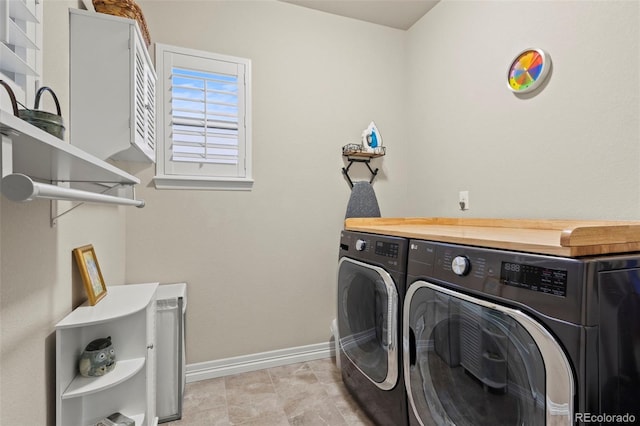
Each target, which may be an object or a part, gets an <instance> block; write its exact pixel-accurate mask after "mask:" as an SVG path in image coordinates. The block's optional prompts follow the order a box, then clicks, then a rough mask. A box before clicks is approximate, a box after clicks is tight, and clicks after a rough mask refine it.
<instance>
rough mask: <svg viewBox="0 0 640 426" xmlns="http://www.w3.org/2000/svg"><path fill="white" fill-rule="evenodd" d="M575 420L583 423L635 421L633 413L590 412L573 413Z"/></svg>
mask: <svg viewBox="0 0 640 426" xmlns="http://www.w3.org/2000/svg"><path fill="white" fill-rule="evenodd" d="M574 421H575V422H583V423H616V424H621V423H635V422H636V416H634V415H633V414H629V413H627V414H607V413H604V414H592V413H575V419H574Z"/></svg>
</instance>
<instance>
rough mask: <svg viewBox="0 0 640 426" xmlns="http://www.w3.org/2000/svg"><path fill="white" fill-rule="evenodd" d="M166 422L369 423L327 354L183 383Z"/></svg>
mask: <svg viewBox="0 0 640 426" xmlns="http://www.w3.org/2000/svg"><path fill="white" fill-rule="evenodd" d="M165 424H166V425H168V426H195V425H198V426H231V425H243V426H289V425H292V426H316V425H318V426H320V425H322V426H353V425H358V426H373V423H372V422H371V421H370V420H369V419H368V418H367V415H366V414H365V413H364V412H362V410H361V409H360V408H359V407H358V405H357V404H356V402H355V401H354V400H353V399H352V398H351V396H350V395H349V392H348V391H347V390H346V388H345V387H344V384H343V383H342V379H341V377H340V371H339V370H338V369H337V367H336V365H335V359H332V358H326V359H320V360H314V361H307V362H303V363H298V364H290V365H285V366H282V367H274V368H269V369H265V370H258V371H252V372H249V373H243V374H238V375H234V376H227V377H220V378H216V379H210V380H202V381H199V382H194V383H188V384H187V385H186V388H185V395H184V409H183V413H182V419H181V420H179V421H175V422H170V423H165Z"/></svg>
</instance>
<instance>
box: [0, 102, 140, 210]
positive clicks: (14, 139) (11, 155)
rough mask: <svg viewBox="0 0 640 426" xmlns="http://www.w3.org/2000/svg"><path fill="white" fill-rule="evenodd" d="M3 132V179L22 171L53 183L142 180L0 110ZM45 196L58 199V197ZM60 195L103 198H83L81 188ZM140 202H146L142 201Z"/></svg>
mask: <svg viewBox="0 0 640 426" xmlns="http://www.w3.org/2000/svg"><path fill="white" fill-rule="evenodd" d="M0 135H1V137H2V150H1V151H0V152H1V157H0V159H1V165H2V178H3V179H4V178H5V177H7V176H9V175H13V174H22V175H25V176H28V177H29V178H31V179H34V180H37V181H43V182H51V183H54V184H57V183H63V182H93V183H100V184H109V185H111V186H117V185H126V186H131V187H133V185H136V184H138V183H140V179H138V178H137V177H135V176H133V175H130V174H129V173H127V172H125V171H123V170H120V169H119V168H117V167H115V166H113V165H112V164H109V163H107V162H105V161H103V160H100V159H98V158H96V157H94V156H93V155H91V154H88V153H86V152H84V151H83V150H81V149H79V148H77V147H75V146H73V145H71V144H68V143H66V142H64V141H63V140H60V139H58V138H56V137H55V136H53V135H50V134H49V133H47V132H45V131H43V130H41V129H39V128H37V127H35V126H33V125H31V124H29V123H27V122H26V121H24V120H21V119H20V118H18V117H15V116H14V115H12V114H10V113H8V112H6V111H2V110H0ZM8 185H9V183H8ZM10 189H11V188H5V185H4V184H3V190H2V192H3V193H5V195H6V193H7V192H11V191H10ZM62 189H63V190H64V188H62ZM85 193H86V194H90V195H91V197H90V198H95V196H94V195H95V193H94V192H86V191H85ZM43 198H50V199H56V198H55V197H43ZM98 198H99V197H98ZM111 198H112V199H111V200H110V201H111V202H113V201H114V200H113V198H116V201H117V199H118V198H120V199H122V200H123V204H131V201H132V200H131V199H129V198H121V197H111ZM60 199H72V200H77V201H91V202H100V200H99V199H98V200H96V199H86V200H85V199H83V197H82V191H76V193H74V194H73V195H72V198H60ZM105 201H106V200H105ZM141 204H142V205H143V204H144V203H143V202H141Z"/></svg>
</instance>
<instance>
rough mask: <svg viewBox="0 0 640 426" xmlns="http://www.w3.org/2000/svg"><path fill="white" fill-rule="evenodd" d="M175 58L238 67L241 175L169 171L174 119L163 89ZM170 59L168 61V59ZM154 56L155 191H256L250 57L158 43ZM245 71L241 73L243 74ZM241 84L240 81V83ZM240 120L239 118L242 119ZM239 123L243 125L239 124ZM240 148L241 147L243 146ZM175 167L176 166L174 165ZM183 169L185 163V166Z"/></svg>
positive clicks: (180, 170)
mask: <svg viewBox="0 0 640 426" xmlns="http://www.w3.org/2000/svg"><path fill="white" fill-rule="evenodd" d="M172 55H173V56H175V55H178V56H180V57H188V56H191V57H194V58H202V59H205V60H209V61H218V62H227V63H232V64H235V66H236V67H238V73H239V74H238V76H243V80H244V81H242V86H241V89H242V90H241V92H243V96H241V99H239V100H238V101H239V106H240V105H241V106H242V108H241V110H239V111H238V114H241V118H242V120H240V122H242V123H243V126H242V127H240V128H239V129H238V131H239V135H240V134H241V133H244V137H243V138H241V139H242V141H241V139H239V140H238V142H239V143H240V142H242V143H240V145H243V146H244V148H242V149H241V151H243V152H242V155H241V156H240V157H241V158H239V163H238V167H244V172H243V173H240V170H238V171H237V172H238V173H237V176H236V173H233V174H232V175H231V176H225V174H226V173H221V174H220V175H217V174H218V173H217V171H216V170H214V169H213V168H212V170H210V172H211V173H210V174H209V175H207V174H206V173H204V172H202V173H194V172H193V170H191V171H189V170H186V169H183V168H181V167H180V168H177V169H173V170H170V169H171V167H169V166H168V162H169V158H170V156H169V155H168V150H169V147H170V143H169V141H170V139H171V136H170V131H169V129H168V128H167V121H166V120H167V117H168V116H171V112H170V111H169V108H168V107H167V109H165V107H166V106H167V99H166V98H165V96H167V88H166V87H165V86H164V85H165V84H166V83H167V78H168V74H167V73H168V69H167V67H169V68H170V64H171V63H170V59H171V58H172V57H173V56H172ZM165 56H167V58H165ZM155 57H156V70H157V73H158V75H159V76H160V82H161V83H162V84H160V85H159V88H158V91H157V99H156V117H157V120H156V137H157V149H156V176H155V177H154V183H155V187H156V189H209V190H236V191H238V190H239V191H250V190H251V189H252V188H253V174H252V173H253V171H252V139H253V137H252V124H251V123H252V116H251V109H252V108H251V105H252V103H251V99H252V93H251V90H252V86H251V78H252V77H251V60H250V59H247V58H239V57H234V56H229V55H221V54H217V53H211V52H204V51H200V50H194V49H188V48H184V47H177V46H170V45H166V44H162V43H156V44H155ZM240 69H242V72H240ZM239 84H240V81H239ZM239 118H240V116H239ZM239 124H240V123H239ZM240 145H239V146H240ZM172 164H174V163H172ZM182 165H183V166H184V164H182Z"/></svg>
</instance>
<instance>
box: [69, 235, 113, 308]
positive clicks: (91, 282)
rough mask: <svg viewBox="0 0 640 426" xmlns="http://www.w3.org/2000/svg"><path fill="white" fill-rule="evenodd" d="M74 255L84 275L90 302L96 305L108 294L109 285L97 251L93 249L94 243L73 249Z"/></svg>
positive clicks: (83, 278)
mask: <svg viewBox="0 0 640 426" xmlns="http://www.w3.org/2000/svg"><path fill="white" fill-rule="evenodd" d="M73 255H74V256H75V258H76V263H77V265H78V269H79V270H80V275H81V276H82V282H83V283H84V289H85V291H86V292H87V297H88V298H89V304H90V305H91V306H94V305H95V304H96V303H98V301H100V299H102V298H103V297H105V296H106V295H107V286H106V285H105V283H104V278H103V277H102V272H101V271H100V265H99V264H98V258H97V257H96V252H95V250H94V249H93V245H91V244H89V245H86V246H82V247H78V248H75V249H73Z"/></svg>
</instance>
